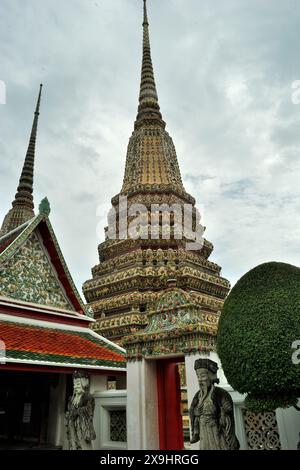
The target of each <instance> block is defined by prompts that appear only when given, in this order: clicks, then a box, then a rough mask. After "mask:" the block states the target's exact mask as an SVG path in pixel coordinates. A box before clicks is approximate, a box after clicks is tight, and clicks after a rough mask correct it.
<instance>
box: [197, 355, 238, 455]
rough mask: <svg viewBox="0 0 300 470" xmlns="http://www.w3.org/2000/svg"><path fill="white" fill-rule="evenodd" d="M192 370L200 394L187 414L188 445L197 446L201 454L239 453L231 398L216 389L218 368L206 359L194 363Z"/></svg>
mask: <svg viewBox="0 0 300 470" xmlns="http://www.w3.org/2000/svg"><path fill="white" fill-rule="evenodd" d="M194 368H195V371H196V374H197V378H198V383H199V391H198V392H197V393H196V395H195V396H194V398H193V401H192V404H191V407H190V410H189V414H190V421H191V428H192V439H191V443H195V442H200V447H199V448H200V450H238V449H239V447H240V445H239V441H238V439H237V437H236V435H235V424H234V413H233V402H232V398H231V396H230V394H229V393H228V392H227V391H226V390H224V389H223V388H220V387H216V386H215V385H216V384H218V383H219V379H218V378H217V371H218V364H217V363H216V362H214V361H212V360H211V359H208V358H204V359H197V360H196V361H195V365H194Z"/></svg>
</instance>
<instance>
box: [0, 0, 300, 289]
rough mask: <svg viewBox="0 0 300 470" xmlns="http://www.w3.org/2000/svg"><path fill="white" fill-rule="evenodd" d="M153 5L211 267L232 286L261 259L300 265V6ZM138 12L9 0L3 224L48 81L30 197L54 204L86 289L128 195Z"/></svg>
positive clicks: (162, 66) (165, 85) (132, 6)
mask: <svg viewBox="0 0 300 470" xmlns="http://www.w3.org/2000/svg"><path fill="white" fill-rule="evenodd" d="M148 3H149V6H148V10H149V19H150V28H151V30H150V33H151V42H152V58H153V63H154V68H155V75H156V82H157V88H158V94H159V99H160V105H161V109H162V113H163V117H164V119H165V120H166V122H167V130H168V131H169V133H170V134H171V136H172V137H173V139H174V143H175V145H176V148H177V154H178V159H179V163H180V166H181V172H182V177H183V181H184V184H185V187H186V189H187V190H188V191H189V192H190V193H191V194H192V195H193V196H194V197H195V198H196V200H197V206H198V208H199V209H200V212H201V214H202V223H203V224H204V225H205V226H206V227H207V229H206V234H205V236H206V238H208V239H209V240H210V241H212V242H213V244H214V246H215V251H214V253H213V254H212V257H211V259H212V260H213V261H215V262H217V263H219V264H220V265H221V266H222V267H223V275H224V276H225V277H227V278H228V279H229V280H230V281H231V282H232V284H234V283H235V282H236V281H237V279H239V277H240V276H241V275H242V274H244V273H245V272H246V271H247V270H249V269H250V268H252V267H254V266H255V265H257V264H259V263H262V262H264V261H269V260H278V261H284V262H288V263H292V264H296V265H299V264H300V223H299V214H300V198H299V196H300V165H299V161H300V159H299V157H300V104H298V105H297V104H293V103H292V100H291V94H292V92H293V90H292V88H291V87H292V83H293V82H294V81H295V80H300V63H299V28H300V3H299V1H297V0H269V1H268V0H226V1H224V0H216V1H214V2H212V1H211V0H148ZM141 15H142V1H141V0H0V17H1V29H0V80H3V81H4V82H5V83H6V87H7V96H6V104H5V105H3V104H0V188H1V199H0V218H1V220H2V218H3V217H4V215H5V213H6V212H7V211H8V209H9V208H10V204H11V200H12V199H13V197H14V193H15V189H16V186H17V182H18V178H19V174H20V171H21V167H22V164H23V159H24V155H25V152H26V147H27V142H28V137H29V132H30V127H31V122H32V116H33V109H34V106H35V101H36V95H37V92H38V85H39V83H40V82H42V83H43V84H44V89H43V101H42V106H41V115H40V124H39V134H38V142H37V154H36V168H35V202H36V206H38V203H39V201H40V200H41V199H42V198H43V197H44V196H48V198H49V200H50V203H51V207H52V212H51V221H52V224H53V226H54V229H55V231H56V234H57V237H58V240H59V242H60V245H61V248H62V250H63V253H64V255H65V258H66V261H67V263H68V264H69V267H70V270H71V272H72V274H73V276H74V279H75V281H76V284H77V286H78V288H79V290H81V285H82V283H83V282H84V281H85V280H86V279H88V278H89V277H90V269H91V267H92V266H93V265H95V264H96V263H97V245H98V243H99V242H100V241H102V239H103V231H102V228H103V227H104V226H105V224H106V220H105V219H106V209H108V208H109V202H110V199H111V197H112V196H114V195H115V194H117V193H118V192H119V190H120V188H121V183H122V178H123V171H124V165H125V156H126V148H127V144H128V138H129V136H130V134H131V132H132V129H133V122H134V119H135V115H136V108H137V99H138V89H139V78H140V66H141V40H142V29H141V21H142V16H141ZM97 208H98V213H100V215H99V214H98V216H96V213H97ZM97 227H98V230H97ZM99 228H100V230H99Z"/></svg>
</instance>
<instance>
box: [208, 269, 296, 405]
mask: <svg viewBox="0 0 300 470" xmlns="http://www.w3.org/2000/svg"><path fill="white" fill-rule="evenodd" d="M295 340H300V269H299V268H297V267H296V266H292V265H289V264H285V263H275V262H271V263H265V264H262V265H260V266H257V267H256V268H254V269H252V270H251V271H249V272H248V273H246V274H245V275H244V276H243V277H242V278H241V279H240V280H239V281H238V282H237V284H236V285H235V286H234V288H233V289H232V291H231V293H230V294H229V296H228V298H227V299H226V301H225V304H224V307H223V311H222V313H221V317H220V322H219V329H218V338H217V352H218V354H219V357H220V359H221V362H222V366H223V368H224V372H225V375H226V377H227V380H228V382H229V383H230V385H231V386H232V387H233V388H234V389H235V390H237V391H238V392H240V393H246V394H248V397H247V399H246V406H247V407H248V409H251V411H256V412H257V411H272V410H275V409H276V408H278V407H282V408H283V407H287V406H291V405H294V404H296V403H297V397H299V396H300V364H299V365H295V364H293V362H292V353H293V349H292V343H293V342H294V341H295Z"/></svg>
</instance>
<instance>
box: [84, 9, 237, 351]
mask: <svg viewBox="0 0 300 470" xmlns="http://www.w3.org/2000/svg"><path fill="white" fill-rule="evenodd" d="M111 202H112V210H111V212H110V214H109V217H108V222H109V224H108V227H107V228H106V229H105V234H106V239H105V241H104V242H103V243H101V244H100V245H99V247H98V252H99V264H97V265H96V266H95V267H93V268H92V278H91V279H90V280H88V281H86V282H85V283H84V285H83V292H84V295H85V298H86V301H87V303H88V305H89V306H90V307H91V308H92V310H93V312H94V316H95V319H96V323H95V324H94V326H93V328H95V329H96V331H97V332H101V334H102V335H104V336H106V337H107V338H109V339H112V340H114V341H121V342H122V338H123V339H124V337H130V336H132V335H135V334H137V333H139V332H141V331H147V328H148V330H149V328H150V323H151V318H152V316H151V315H152V314H153V311H155V310H157V308H160V309H161V310H162V311H165V310H166V311H167V310H168V305H169V307H170V306H172V305H185V306H187V305H188V306H189V307H190V310H192V312H193V315H194V318H192V319H191V324H193V325H195V324H196V323H198V325H199V324H200V323H199V319H200V317H201V322H202V323H201V324H202V325H203V327H204V326H205V325H206V326H205V328H207V334H206V335H204V336H203V338H202V340H201V341H203V344H202V348H204V349H205V348H207V349H211V348H212V345H213V343H214V336H215V332H216V329H217V323H218V317H219V312H220V310H221V307H222V305H223V302H224V299H225V297H226V295H227V293H228V291H229V288H230V284H229V282H228V281H227V280H226V279H224V278H223V277H221V275H220V272H221V268H220V266H218V265H217V264H215V263H213V262H212V261H210V260H209V257H210V255H211V253H212V251H213V245H212V243H210V242H209V241H207V240H206V239H204V238H202V236H201V240H200V239H199V237H198V238H197V239H196V238H195V239H194V238H193V237H194V235H193V234H195V233H197V234H201V235H202V233H203V228H202V226H201V224H200V219H199V216H198V211H197V210H196V207H195V199H194V198H193V197H192V196H191V195H190V194H188V193H187V192H186V190H185V188H184V185H183V182H182V178H181V173H180V168H179V164H178V159H177V155H176V149H175V146H174V143H173V140H172V138H171V136H170V135H169V133H168V132H167V130H166V123H165V121H164V119H163V117H162V113H161V110H160V106H159V101H158V94H157V88H156V84H155V78H154V71H153V65H152V58H151V48H150V38H149V21H148V14H147V4H146V0H144V18H143V54H142V68H141V83H140V91H139V103H138V110H137V116H136V120H135V123H134V130H133V133H132V135H131V137H130V139H129V144H128V148H127V156H126V163H125V173H124V179H123V185H122V188H121V191H120V193H119V194H117V195H116V196H115V197H113V198H112V201H111ZM166 207H167V208H168V207H169V208H171V210H170V211H169V220H170V223H169V225H168V223H167V222H168V210H167V209H165V208H166ZM138 212H139V219H140V221H141V224H140V231H139V234H140V236H139V237H137V236H132V233H131V234H130V233H129V232H130V226H131V224H132V223H133V224H134V220H135V219H136V216H137V213H138ZM189 214H190V221H191V223H190V226H189V227H188V228H185V229H184V230H182V231H181V230H180V228H181V226H182V225H183V223H182V224H180V216H182V219H181V220H182V222H183V220H185V219H186V220H189V217H188V215H189ZM184 215H186V217H184ZM168 227H169V232H170V233H169V234H168ZM180 232H181V235H182V236H181V235H180ZM189 242H191V243H189ZM170 308H171V307H170ZM169 310H170V309H169ZM193 315H192V316H193ZM171 323H172V319H171ZM189 326H191V325H189ZM145 328H146V330H145ZM187 342H188V344H186V345H185V346H186V347H189V348H191V349H193V348H195V347H199V337H198V336H197V335H195V336H194V338H191V337H189V340H187ZM161 347H163V346H161ZM164 347H166V348H168V347H174V345H173V344H169V343H168V345H167V344H165V346H164ZM132 354H135V352H134V351H133V352H132Z"/></svg>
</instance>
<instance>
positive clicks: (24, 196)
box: [0, 85, 42, 237]
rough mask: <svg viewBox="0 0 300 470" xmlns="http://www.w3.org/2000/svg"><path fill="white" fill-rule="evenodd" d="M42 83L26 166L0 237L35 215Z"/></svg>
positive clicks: (0, 231)
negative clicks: (34, 182) (35, 169)
mask: <svg viewBox="0 0 300 470" xmlns="http://www.w3.org/2000/svg"><path fill="white" fill-rule="evenodd" d="M41 94H42V85H40V91H39V95H38V100H37V104H36V109H35V112H34V119H33V124H32V129H31V134H30V139H29V145H28V149H27V152H26V157H25V161H24V166H23V169H22V173H21V177H20V181H19V186H18V188H17V193H16V195H15V199H14V201H13V202H12V209H10V211H9V212H8V214H7V215H6V216H5V218H4V221H3V224H2V227H1V230H0V237H1V236H3V235H5V234H6V233H8V232H10V231H11V230H13V229H15V228H17V227H19V226H20V225H22V224H24V223H25V222H27V220H30V219H32V217H34V204H33V196H32V193H33V172H34V157H35V144H36V135H37V126H38V118H39V110H40V103H41Z"/></svg>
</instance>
